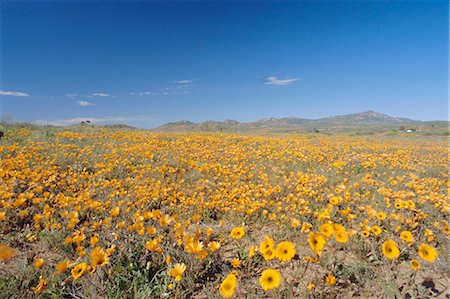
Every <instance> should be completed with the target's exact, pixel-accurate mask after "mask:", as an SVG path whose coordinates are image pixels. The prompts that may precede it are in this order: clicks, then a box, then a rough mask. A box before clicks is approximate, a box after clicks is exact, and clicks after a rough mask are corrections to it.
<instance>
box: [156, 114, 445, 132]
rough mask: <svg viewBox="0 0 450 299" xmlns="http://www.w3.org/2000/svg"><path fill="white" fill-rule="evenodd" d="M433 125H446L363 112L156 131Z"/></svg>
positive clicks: (208, 123) (177, 125)
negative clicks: (316, 117) (318, 117)
mask: <svg viewBox="0 0 450 299" xmlns="http://www.w3.org/2000/svg"><path fill="white" fill-rule="evenodd" d="M434 124H436V125H439V126H443V125H448V122H445V121H435V122H424V121H418V120H412V119H408V118H404V117H393V116H390V115H386V114H383V113H379V112H375V111H365V112H359V113H354V114H345V115H334V116H329V117H325V118H320V119H305V118H298V117H284V118H273V117H269V118H263V119H260V120H258V121H255V122H242V123H241V122H238V121H236V120H229V119H228V120H225V121H212V120H209V121H204V122H201V123H194V122H190V121H178V122H171V123H167V124H164V125H162V126H160V127H158V128H156V129H155V131H160V132H217V131H231V132H232V131H249V130H250V131H251V130H269V131H270V130H273V131H280V130H284V131H295V130H300V131H302V130H303V131H304V130H314V131H320V130H328V131H330V130H331V131H332V130H342V129H355V128H364V127H395V128H402V129H404V130H407V129H408V128H409V127H417V126H419V125H430V126H434Z"/></svg>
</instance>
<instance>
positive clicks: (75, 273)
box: [70, 263, 88, 280]
mask: <svg viewBox="0 0 450 299" xmlns="http://www.w3.org/2000/svg"><path fill="white" fill-rule="evenodd" d="M87 267H88V265H87V264H86V263H81V264H78V265H76V266H75V268H73V269H72V271H71V272H70V273H71V274H72V277H73V279H74V280H77V279H78V278H80V277H81V276H83V274H84V271H86V269H87Z"/></svg>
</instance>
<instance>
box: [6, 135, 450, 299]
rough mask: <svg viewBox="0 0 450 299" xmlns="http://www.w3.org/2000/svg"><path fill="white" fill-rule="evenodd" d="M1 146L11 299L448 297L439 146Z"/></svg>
mask: <svg viewBox="0 0 450 299" xmlns="http://www.w3.org/2000/svg"><path fill="white" fill-rule="evenodd" d="M6 133H7V134H6V138H5V139H2V140H0V294H2V295H0V297H3V296H5V297H6V298H24V297H27V298H34V297H38V296H40V297H42V298H233V297H234V298H309V297H310V298H330V297H331V298H332V297H337V298H349V297H359V298H367V297H373V298H381V297H385V298H395V297H398V298H427V297H445V295H446V294H447V293H448V292H449V291H448V290H447V288H448V275H449V274H448V273H449V262H448V248H449V243H448V234H449V232H450V227H449V223H448V215H449V212H450V207H449V201H448V190H449V188H450V181H449V178H448V167H449V156H448V140H446V139H445V138H443V137H442V138H441V137H430V138H427V137H421V138H415V137H405V136H403V137H401V136H397V137H388V136H384V137H383V136H381V137H380V136H378V137H377V136H374V137H372V138H370V139H369V138H368V137H364V136H359V137H357V136H324V135H321V134H315V135H312V134H304V135H295V136H294V135H291V136H276V137H274V136H270V137H268V136H241V135H229V134H201V133H195V134H194V133H191V134H177V133H170V134H169V133H152V132H149V131H139V130H120V129H111V128H90V127H80V128H71V129H65V130H63V129H56V128H55V129H45V130H44V129H42V130H37V129H33V128H10V129H9V130H7V132H6Z"/></svg>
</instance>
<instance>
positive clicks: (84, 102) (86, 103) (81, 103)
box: [78, 101, 95, 107]
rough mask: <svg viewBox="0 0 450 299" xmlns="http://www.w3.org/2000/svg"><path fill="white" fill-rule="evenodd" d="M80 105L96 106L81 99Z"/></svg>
mask: <svg viewBox="0 0 450 299" xmlns="http://www.w3.org/2000/svg"><path fill="white" fill-rule="evenodd" d="M78 105H80V106H83V107H86V106H94V105H95V104H94V103H91V102H88V101H79V102H78Z"/></svg>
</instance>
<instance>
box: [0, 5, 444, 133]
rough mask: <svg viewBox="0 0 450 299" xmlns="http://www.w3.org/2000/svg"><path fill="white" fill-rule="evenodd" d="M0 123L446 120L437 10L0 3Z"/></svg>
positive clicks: (439, 11) (440, 24) (440, 23)
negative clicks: (370, 114)
mask: <svg viewBox="0 0 450 299" xmlns="http://www.w3.org/2000/svg"><path fill="white" fill-rule="evenodd" d="M0 5H1V46H0V50H1V52H0V54H1V72H0V74H1V78H0V95H1V103H0V112H1V113H11V114H13V115H14V116H15V117H16V118H17V119H19V120H23V121H37V122H48V123H61V124H62V123H73V122H78V121H79V120H81V119H90V120H92V121H93V122H112V123H114V122H121V123H128V124H132V125H135V126H139V127H144V128H151V127H155V126H158V125H161V124H163V123H166V122H169V121H176V120H191V121H195V122H199V121H204V120H208V119H213V120H223V119H236V120H238V121H255V120H258V119H260V118H263V117H269V116H270V117H286V116H297V117H303V118H321V117H326V116H329V115H336V114H347V113H354V112H361V111H366V110H375V111H378V112H382V113H387V114H390V115H393V116H402V117H409V118H413V119H419V120H435V119H448V63H449V60H448V58H449V54H448V53H449V47H448V42H449V40H448V38H449V31H448V24H449V19H448V13H449V6H448V1H415V2H411V1H392V2H391V1H370V2H366V1H326V2H321V1H289V2H284V1H270V2H265V1H249V2H243V1H235V2H230V1H227V2H218V1H208V2H202V1H199V2H197V1H195V2H194V1H191V2H156V1H150V2H144V1H140V2H125V1H114V2H112V1H111V2H109V1H94V2H89V1H42V2H40V1H2V2H1V4H0Z"/></svg>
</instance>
